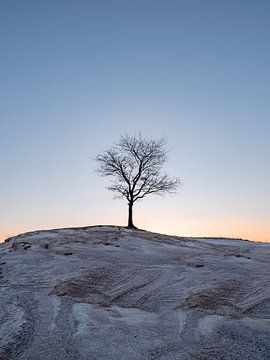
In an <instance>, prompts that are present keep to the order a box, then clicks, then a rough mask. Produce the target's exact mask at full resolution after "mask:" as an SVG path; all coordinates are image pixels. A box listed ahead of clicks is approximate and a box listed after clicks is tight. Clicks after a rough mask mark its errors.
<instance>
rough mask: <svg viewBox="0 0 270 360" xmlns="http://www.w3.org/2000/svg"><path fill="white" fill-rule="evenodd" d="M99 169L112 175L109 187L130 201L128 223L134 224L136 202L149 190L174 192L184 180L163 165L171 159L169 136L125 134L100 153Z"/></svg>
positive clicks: (98, 159)
mask: <svg viewBox="0 0 270 360" xmlns="http://www.w3.org/2000/svg"><path fill="white" fill-rule="evenodd" d="M95 160H96V161H97V162H98V168H97V173H98V174H99V175H101V176H111V177H112V178H113V179H112V182H111V184H110V186H108V187H107V188H108V189H109V190H111V191H113V192H114V193H115V197H116V198H126V199H127V201H128V227H130V228H135V226H134V224H133V205H134V203H135V202H136V201H137V200H140V199H142V198H144V197H145V196H146V195H149V194H158V195H163V194H165V193H174V192H175V191H176V190H177V188H178V186H179V185H180V184H181V181H180V179H179V178H170V177H169V176H168V175H167V174H162V173H161V169H162V166H163V165H164V163H165V161H166V160H167V150H166V140H165V139H164V138H161V139H158V140H155V139H152V138H146V137H143V136H142V135H141V134H138V135H134V136H128V135H126V136H121V137H120V140H119V141H118V142H117V143H115V144H114V145H113V146H112V147H111V148H109V149H108V150H106V151H104V152H103V153H102V154H99V155H97V156H96V158H95Z"/></svg>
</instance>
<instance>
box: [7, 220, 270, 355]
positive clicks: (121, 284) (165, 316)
mask: <svg viewBox="0 0 270 360" xmlns="http://www.w3.org/2000/svg"><path fill="white" fill-rule="evenodd" d="M0 285H1V286H0V292H1V296H0V359H1V360H7V359H9V360H10V359H18V360H64V359H87V360H94V359H97V360H103V359H104V360H109V359H112V360H119V359H120V360H121V359H123V360H127V359H129V360H135V359H136V360H144V359H145V360H148V359H149V360H150V359H166V360H174V359H175V360H176V359H177V360H180V359H181V360H187V359H190V360H193V359H200V360H204V359H208V360H209V359H210V360H223V359H224V360H225V359H230V360H237V359H244V360H248V359H252V360H255V359H265V360H266V359H270V244H263V243H252V242H248V241H243V240H229V239H194V238H180V237H172V236H165V235H160V234H154V233H149V232H146V231H140V230H128V229H125V228H121V227H109V226H107V227H106V226H101V227H88V228H78V229H61V230H51V231H37V232H33V233H28V234H22V235H20V236H17V237H14V238H12V239H10V241H9V242H7V243H5V244H3V245H1V246H0Z"/></svg>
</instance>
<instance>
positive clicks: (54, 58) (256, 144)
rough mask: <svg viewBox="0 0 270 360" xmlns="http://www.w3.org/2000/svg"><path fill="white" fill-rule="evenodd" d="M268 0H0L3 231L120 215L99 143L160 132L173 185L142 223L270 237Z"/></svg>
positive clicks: (1, 234)
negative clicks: (98, 159)
mask: <svg viewBox="0 0 270 360" xmlns="http://www.w3.org/2000/svg"><path fill="white" fill-rule="evenodd" d="M269 12H270V2H269V1H268V0H257V1H250V0H226V1H217V0H204V1H201V0H177V1H176V0H169V1H165V0H137V1H131V0H125V1H124V0H104V1H100V0H93V1H91V0H76V1H75V0H53V1H52V0H47V1H41V0H25V1H21V0H9V1H2V2H1V3H0V53H1V56H0V163H1V172H0V241H3V240H4V239H5V238H7V237H9V236H12V235H16V234H18V233H22V232H26V231H30V230H37V229H49V228H59V227H69V226H86V225H95V224H116V225H126V222H127V206H126V203H125V201H124V200H114V199H113V197H112V194H111V193H110V192H109V191H107V190H106V189H105V187H106V185H107V184H108V179H106V178H100V177H98V175H97V174H96V173H95V168H96V163H95V161H94V160H93V158H94V157H95V155H97V154H98V153H100V152H102V151H103V150H105V149H106V148H107V147H108V146H110V145H111V144H112V143H114V142H115V141H117V140H118V138H119V136H120V134H131V135H132V134H135V133H137V132H140V131H141V132H142V133H143V134H145V135H146V136H152V137H154V138H159V137H162V136H165V137H166V138H167V141H168V144H169V148H170V158H169V161H168V163H167V164H166V166H165V170H166V171H167V172H168V173H169V174H171V175H173V176H179V177H180V178H181V179H182V181H183V187H182V188H181V189H180V191H179V192H178V194H176V195H173V196H167V197H164V198H163V197H154V196H152V197H150V196H149V197H148V198H145V199H144V200H143V201H141V202H140V203H138V204H136V205H135V209H134V222H135V225H137V226H138V227H140V228H144V229H147V230H151V231H158V232H162V233H168V234H177V235H187V236H224V237H237V238H245V239H251V240H255V241H270V190H269V184H270V141H269V135H270V117H269V115H270V101H269V94H270V67H269V63H270V17H269Z"/></svg>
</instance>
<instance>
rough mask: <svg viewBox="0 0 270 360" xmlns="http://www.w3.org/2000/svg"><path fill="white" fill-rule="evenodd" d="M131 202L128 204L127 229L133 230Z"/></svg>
mask: <svg viewBox="0 0 270 360" xmlns="http://www.w3.org/2000/svg"><path fill="white" fill-rule="evenodd" d="M132 210H133V202H129V203H128V227H129V228H135V226H134V224H133V211H132Z"/></svg>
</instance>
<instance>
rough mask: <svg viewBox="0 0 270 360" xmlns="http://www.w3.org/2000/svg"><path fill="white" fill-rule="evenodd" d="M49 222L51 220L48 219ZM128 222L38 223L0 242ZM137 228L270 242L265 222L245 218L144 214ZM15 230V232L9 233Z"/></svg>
mask: <svg viewBox="0 0 270 360" xmlns="http://www.w3.org/2000/svg"><path fill="white" fill-rule="evenodd" d="M48 220H49V219H48ZM125 220H126V219H125V218H122V216H112V217H111V219H110V220H109V219H108V218H107V219H105V221H100V219H92V221H90V222H89V218H88V221H87V217H82V218H80V219H77V221H76V220H75V221H72V220H71V219H65V221H57V220H54V221H47V222H46V223H47V224H46V225H45V224H44V225H42V224H40V223H35V224H33V226H25V225H24V224H18V225H17V226H6V227H5V228H2V229H1V233H0V242H4V241H5V239H6V238H7V237H10V236H15V235H18V234H21V233H24V232H28V231H35V230H46V229H54V228H63V227H80V226H88V225H89V226H93V225H106V224H110V225H113V224H115V225H119V226H125V225H126V224H125ZM135 225H137V226H138V227H139V228H141V229H145V230H148V231H153V232H159V233H163V234H170V235H177V236H190V237H192V236H194V237H225V238H241V239H247V240H252V241H259V242H270V226H269V224H268V223H267V222H266V220H265V221H262V220H257V221H256V219H253V221H249V220H248V219H242V218H227V217H221V216H220V217H219V216H197V217H196V216H195V217H191V216H187V215H186V216H183V215H182V214H181V215H179V214H178V215H175V214H174V215H173V214H172V215H171V216H170V218H168V217H162V218H161V216H160V214H159V216H155V213H152V214H151V215H149V213H148V214H147V216H146V214H145V213H144V212H143V211H142V212H140V213H138V214H136V216H135ZM10 229H12V230H10Z"/></svg>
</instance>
